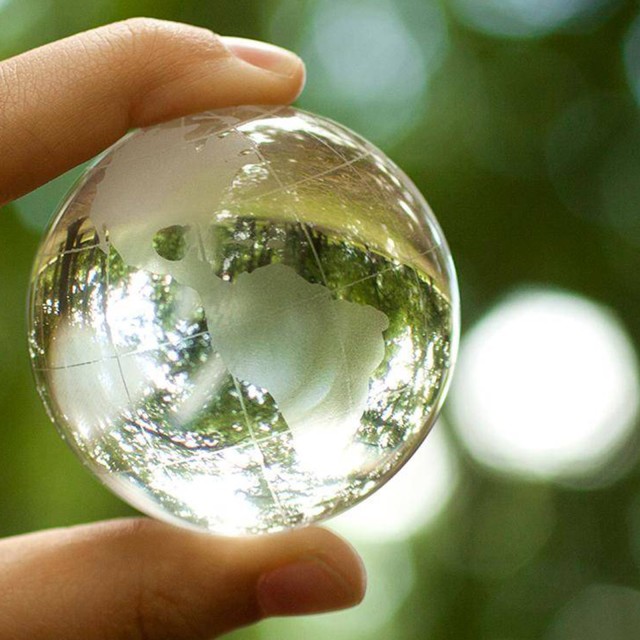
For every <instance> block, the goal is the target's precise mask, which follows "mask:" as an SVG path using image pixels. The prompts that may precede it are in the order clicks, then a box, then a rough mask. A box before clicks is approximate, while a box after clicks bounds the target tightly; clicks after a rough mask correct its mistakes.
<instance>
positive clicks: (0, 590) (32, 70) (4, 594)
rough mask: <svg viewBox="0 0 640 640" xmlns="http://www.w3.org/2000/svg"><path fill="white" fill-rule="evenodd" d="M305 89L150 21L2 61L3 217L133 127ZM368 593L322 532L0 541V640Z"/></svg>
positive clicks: (325, 606)
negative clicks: (7, 207)
mask: <svg viewBox="0 0 640 640" xmlns="http://www.w3.org/2000/svg"><path fill="white" fill-rule="evenodd" d="M303 84H304V65H303V64H302V62H301V60H300V59H299V58H298V57H297V56H295V55H294V54H292V53H290V52H287V51H285V50H282V49H279V48H276V47H273V46H271V45H266V44H264V43H259V42H255V41H251V40H244V39H240V38H225V37H220V36H216V35H215V34H213V33H212V32H210V31H207V30H205V29H199V28H196V27H192V26H187V25H183V24H177V23H170V22H162V21H158V20H150V19H143V18H136V19H133V20H127V21H124V22H120V23H116V24H112V25H108V26H105V27H101V28H99V29H95V30H92V31H88V32H85V33H81V34H78V35H75V36H72V37H70V38H67V39H64V40H61V41H58V42H54V43H52V44H49V45H46V46H44V47H41V48H39V49H35V50H33V51H28V52H26V53H24V54H22V55H19V56H16V57H15V58H11V59H9V60H6V61H3V62H0V149H2V162H0V205H1V204H5V203H7V202H9V201H11V200H12V199H14V198H16V197H18V196H20V195H22V194H24V193H27V192H28V191H30V190H31V189H34V188H35V187H37V186H38V185H40V184H43V183H44V182H46V181H48V180H50V179H51V178H53V177H55V176H56V175H59V174H60V173H62V172H64V171H66V170H67V169H69V168H71V167H73V166H75V165H77V164H78V163H80V162H82V161H84V160H87V159H89V158H91V157H92V156H94V155H95V154H96V153H98V152H100V151H101V150H103V149H104V148H106V147H108V146H109V145H110V144H112V143H113V142H115V141H116V140H117V139H118V138H119V137H121V136H122V135H123V134H124V133H125V132H126V131H127V130H128V129H130V128H131V127H139V126H144V125H149V124H153V123H156V122H160V121H163V120H169V119H171V118H175V117H178V116H181V115H184V114H188V113H193V112H197V111H201V110H205V109H210V108H214V107H221V106H229V105H234V104H242V103H257V104H284V103H288V102H291V101H292V100H294V99H295V98H296V96H297V95H298V94H299V93H300V91H301V89H302V86H303ZM364 589H365V576H364V571H363V567H362V564H361V562H360V559H359V558H358V556H357V555H356V553H355V551H354V550H353V549H352V548H351V547H350V546H349V545H348V544H347V543H346V542H345V541H344V540H342V539H340V538H339V537H338V536H336V535H335V534H333V533H330V532H329V531H326V530H324V529H321V528H316V527H310V528H307V529H301V530H296V531H292V532H287V533H281V534H276V535H271V536H264V537H253V538H251V537H250V538H225V537H219V536H211V535H206V534H200V533H193V532H190V531H186V530H181V529H177V528H174V527H171V526H168V525H165V524H161V523H159V522H155V521H152V520H148V519H145V518H136V519H123V520H114V521H110V522H104V523H97V524H91V525H83V526H78V527H70V528H64V529H55V530H50V531H45V532H39V533H32V534H27V535H23V536H17V537H14V538H8V539H5V540H3V541H0V603H1V604H0V640H4V639H5V638H11V640H22V639H25V640H26V639H29V640H44V639H52V640H53V639H56V640H60V638H65V640H76V639H78V640H94V639H96V640H97V639H101V640H102V639H109V640H120V639H125V638H126V639H138V638H139V639H141V640H160V639H163V640H182V639H185V640H186V639H189V640H196V639H199V638H202V639H205V638H212V637H216V636H218V635H220V634H222V633H225V632H227V631H230V630H231V629H234V628H237V627H240V626H243V625H247V624H250V623H253V622H255V621H257V620H259V619H261V618H263V617H266V616H271V615H296V614H304V613H316V612H321V611H329V610H335V609H341V608H344V607H348V606H351V605H354V604H356V603H358V602H359V601H360V600H361V599H362V597H363V595H364Z"/></svg>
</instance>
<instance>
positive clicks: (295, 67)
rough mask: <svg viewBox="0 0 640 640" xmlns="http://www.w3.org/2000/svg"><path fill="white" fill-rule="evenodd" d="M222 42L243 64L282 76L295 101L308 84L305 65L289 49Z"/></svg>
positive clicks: (254, 42) (233, 39)
mask: <svg viewBox="0 0 640 640" xmlns="http://www.w3.org/2000/svg"><path fill="white" fill-rule="evenodd" d="M222 42H223V43H224V45H225V46H226V47H227V48H228V50H229V51H230V52H231V53H232V54H233V55H234V56H235V57H236V58H238V59H240V60H241V61H242V62H244V63H246V64H249V65H251V66H253V67H257V68H259V69H261V70H262V71H268V72H269V73H273V74H275V75H276V76H280V77H281V78H283V79H285V80H286V81H287V82H289V83H290V86H291V90H290V94H291V98H290V100H289V102H292V101H293V100H295V99H296V98H297V97H298V96H299V95H300V93H301V92H302V90H303V89H304V85H305V83H306V77H307V72H306V67H305V64H304V62H303V60H302V58H300V56H298V55H297V54H296V53H294V52H293V51H290V50H289V49H284V48H283V47H279V46H276V45H274V44H271V43H268V42H262V41H260V40H251V39H249V38H239V37H235V36H223V37H222Z"/></svg>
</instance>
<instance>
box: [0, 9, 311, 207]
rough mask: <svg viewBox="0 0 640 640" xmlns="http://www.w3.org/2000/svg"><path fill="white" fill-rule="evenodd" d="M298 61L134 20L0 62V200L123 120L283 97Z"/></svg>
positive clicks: (111, 132)
mask: <svg viewBox="0 0 640 640" xmlns="http://www.w3.org/2000/svg"><path fill="white" fill-rule="evenodd" d="M303 82H304V65H303V64H302V61H301V60H300V59H299V58H298V57H297V56H296V55H295V54H293V53H291V52H289V51H286V50H284V49H280V48H279V47H275V46H273V45H267V44H265V43H261V42H256V41H252V40H244V39H240V38H223V37H219V36H216V35H215V34H214V33H212V32H211V31H208V30H206V29H201V28H198V27H192V26H188V25H184V24H179V23H173V22H165V21H160V20H153V19H147V18H135V19H131V20H126V21H124V22H119V23H114V24H111V25H107V26H105V27H100V28H98V29H94V30H92V31H86V32H84V33H81V34H78V35H75V36H72V37H70V38H66V39H64V40H60V41H57V42H54V43H52V44H48V45H45V46H43V47H40V48H38V49H34V50H32V51H28V52H26V53H24V54H21V55H19V56H16V57H15V58H10V59H9V60H5V61H4V62H1V63H0V154H1V157H2V160H1V161H0V205H2V204H3V203H5V202H8V201H9V200H12V199H14V198H16V197H18V196H20V195H22V194H23V193H26V192H27V191H30V190H31V189H33V188H35V187H36V186H38V185H40V184H42V183H44V182H46V181H48V180H50V179H51V178H53V177H55V176H56V175H58V174H60V173H62V172H64V171H66V170H67V169H70V168H71V167H73V166H75V165H77V164H79V163H80V162H83V161H85V160H87V159H89V158H91V157H92V156H94V155H95V154H96V153H98V152H99V151H101V150H103V149H105V148H106V147H108V146H109V145H110V144H112V143H113V142H115V141H116V140H117V139H118V138H120V137H121V136H122V135H124V133H126V131H127V130H128V129H130V128H131V127H138V126H145V125H148V124H152V123H154V122H160V121H162V120H169V119H171V118H175V117H178V116H180V115H185V114H187V113H194V112H196V111H202V110H205V109H210V108H214V107H222V106H229V105H235V104H250V103H255V104H279V103H280V104H285V103H288V102H291V101H292V100H294V99H295V97H296V96H297V95H298V94H299V92H300V90H301V88H302V84H303Z"/></svg>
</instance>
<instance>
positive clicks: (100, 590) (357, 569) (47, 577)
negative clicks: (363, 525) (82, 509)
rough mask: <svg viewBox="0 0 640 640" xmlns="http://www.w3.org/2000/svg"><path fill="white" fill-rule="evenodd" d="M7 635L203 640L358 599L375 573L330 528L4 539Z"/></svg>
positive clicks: (123, 528) (128, 524)
mask: <svg viewBox="0 0 640 640" xmlns="http://www.w3.org/2000/svg"><path fill="white" fill-rule="evenodd" d="M0 566H1V567H2V571H0V598H1V600H2V602H3V607H2V612H1V614H0V638H12V639H13V640H23V639H25V640H26V639H27V638H28V639H29V640H45V639H46V640H49V639H51V640H53V639H54V638H65V640H76V639H77V640H80V639H82V640H94V639H95V640H97V639H98V638H100V639H103V638H107V637H108V638H123V639H124V638H127V639H130V638H141V639H142V638H144V639H145V640H156V639H157V640H159V639H161V638H162V639H171V640H182V639H184V640H187V639H188V640H197V639H200V638H202V639H205V638H211V637H213V636H217V635H219V634H221V633H224V632H226V631H230V630H231V629H233V628H236V627H240V626H243V625H246V624H250V623H252V622H256V621H257V620H259V619H261V618H263V617H267V616H272V615H294V614H303V613H317V612H321V611H329V610H333V609H341V608H344V607H348V606H351V605H354V604H356V603H357V602H359V601H360V600H361V599H362V596H363V593H364V582H365V578H364V572H363V569H362V565H361V563H360V560H359V558H358V556H357V555H356V554H355V552H354V551H353V549H352V548H351V547H350V546H349V545H348V544H347V543H345V542H344V541H343V540H341V539H340V538H339V537H338V536H336V535H334V534H333V533H330V532H329V531H327V530H325V529H320V528H308V529H300V530H296V531H291V532H287V533H280V534H275V535H271V536H264V537H251V538H224V537H217V536H211V535H208V534H203V533H194V532H191V531H186V530H182V529H177V528H174V527H171V526H169V525H165V524H162V523H159V522H155V521H153V520H146V519H133V520H115V521H110V522H106V523H100V524H95V525H85V526H80V527H73V528H69V529H57V530H51V531H46V532H42V533H35V534H29V535H25V536H18V537H15V538H9V539H6V540H4V541H2V542H0Z"/></svg>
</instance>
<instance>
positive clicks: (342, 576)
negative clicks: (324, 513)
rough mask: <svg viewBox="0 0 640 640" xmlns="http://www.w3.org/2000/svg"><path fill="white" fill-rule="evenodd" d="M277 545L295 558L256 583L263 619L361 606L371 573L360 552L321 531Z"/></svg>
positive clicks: (288, 536)
mask: <svg viewBox="0 0 640 640" xmlns="http://www.w3.org/2000/svg"><path fill="white" fill-rule="evenodd" d="M277 538H279V539H278V540H277V544H278V546H280V547H282V546H289V548H291V549H295V550H296V551H295V554H292V557H290V558H288V559H287V561H286V562H284V563H282V564H280V565H278V566H276V567H274V568H270V570H268V571H266V572H264V573H263V574H262V575H261V576H260V577H259V579H258V581H257V584H256V592H257V598H258V603H259V606H260V609H261V612H262V614H263V615H264V616H276V615H277V616H284V615H287V616H288V615H301V614H311V613H322V612H327V611H335V610H339V609H345V608H348V607H352V606H354V605H357V604H358V603H360V602H361V601H362V599H363V598H364V594H365V591H366V582H367V581H366V572H365V569H364V565H363V563H362V560H361V558H360V556H359V555H358V553H357V552H356V550H355V549H354V548H353V547H352V546H351V545H350V544H349V543H348V542H347V541H346V540H344V539H343V538H341V537H340V536H338V535H337V534H335V533H333V532H331V531H329V530H327V529H324V528H319V527H310V528H307V529H302V530H297V531H292V532H288V533H284V534H277V535H276V536H274V540H276V539H277Z"/></svg>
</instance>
